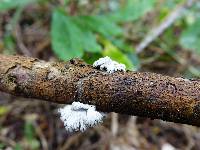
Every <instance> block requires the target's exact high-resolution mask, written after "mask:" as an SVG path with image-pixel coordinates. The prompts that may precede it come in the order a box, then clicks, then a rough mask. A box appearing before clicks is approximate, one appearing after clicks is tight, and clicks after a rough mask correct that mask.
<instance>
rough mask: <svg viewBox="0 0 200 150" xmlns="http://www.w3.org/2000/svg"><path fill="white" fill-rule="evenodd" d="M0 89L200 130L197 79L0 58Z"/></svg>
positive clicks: (74, 62)
mask: <svg viewBox="0 0 200 150" xmlns="http://www.w3.org/2000/svg"><path fill="white" fill-rule="evenodd" d="M0 90H1V91H4V92H7V93H10V94H13V95H17V96H23V97H29V98H37V99H42V100H46V101H49V102H55V103H63V104H64V103H65V104H70V103H72V102H73V101H80V102H82V103H87V104H92V105H95V106H96V107H97V109H98V110H100V111H103V112H112V111H113V112H117V113H122V114H129V115H137V116H142V117H150V118H152V119H155V118H156V119H162V120H166V121H172V122H177V123H185V124H190V125H196V126H200V81H198V80H188V79H182V78H174V77H169V76H163V75H159V74H155V73H149V72H144V73H141V72H131V71H126V72H115V73H112V74H109V73H107V72H103V71H100V70H98V69H97V68H96V69H95V68H93V67H92V66H90V65H88V64H85V63H84V62H83V61H82V60H79V59H72V60H70V61H68V62H65V63H61V62H45V61H42V60H38V59H35V58H28V57H22V56H3V55H0Z"/></svg>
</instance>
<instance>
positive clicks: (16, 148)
mask: <svg viewBox="0 0 200 150" xmlns="http://www.w3.org/2000/svg"><path fill="white" fill-rule="evenodd" d="M14 150H23V148H22V146H21V145H20V144H16V146H15V148H14Z"/></svg>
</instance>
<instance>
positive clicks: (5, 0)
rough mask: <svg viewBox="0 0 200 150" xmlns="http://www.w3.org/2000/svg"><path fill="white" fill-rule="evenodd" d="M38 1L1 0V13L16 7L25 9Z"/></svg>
mask: <svg viewBox="0 0 200 150" xmlns="http://www.w3.org/2000/svg"><path fill="white" fill-rule="evenodd" d="M35 1H36V0H1V1H0V11H6V10H9V9H12V8H16V7H24V6H26V5H28V4H30V3H33V2H35Z"/></svg>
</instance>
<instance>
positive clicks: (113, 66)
mask: <svg viewBox="0 0 200 150" xmlns="http://www.w3.org/2000/svg"><path fill="white" fill-rule="evenodd" d="M93 67H95V68H98V67H99V68H100V70H106V72H108V73H113V72H115V71H125V70H126V66H125V65H124V64H120V63H118V62H116V61H113V60H112V59H110V57H108V56H106V57H104V58H100V59H99V60H97V61H95V62H94V63H93Z"/></svg>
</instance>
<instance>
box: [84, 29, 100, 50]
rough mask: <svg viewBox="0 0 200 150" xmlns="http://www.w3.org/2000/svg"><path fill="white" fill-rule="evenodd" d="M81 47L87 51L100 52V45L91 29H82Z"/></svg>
mask: <svg viewBox="0 0 200 150" xmlns="http://www.w3.org/2000/svg"><path fill="white" fill-rule="evenodd" d="M83 36H84V37H82V40H83V47H84V50H85V51H87V52H92V53H95V52H101V46H100V45H99V44H98V43H97V41H96V37H95V35H94V34H93V33H92V32H91V31H85V32H84V31H83Z"/></svg>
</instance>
